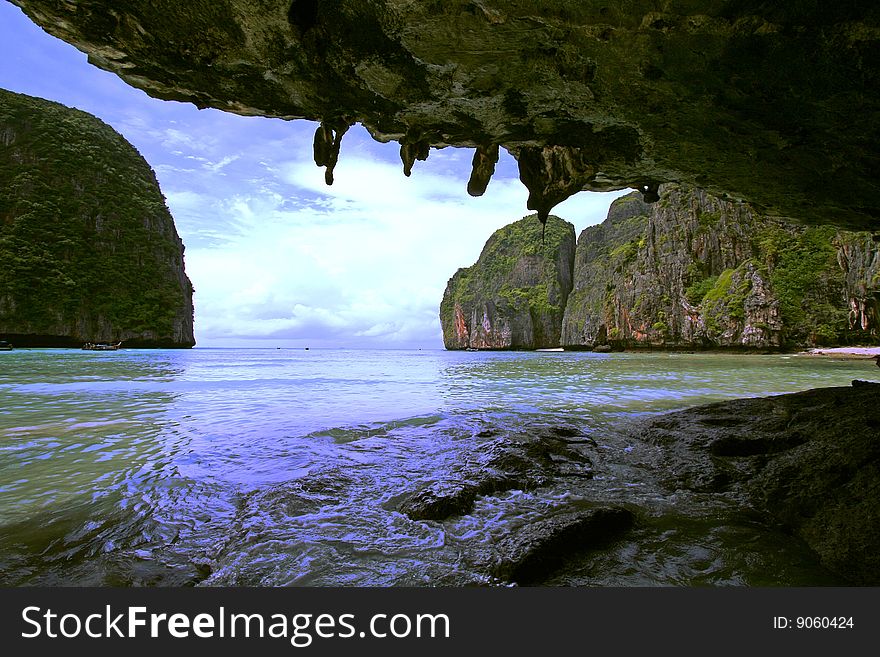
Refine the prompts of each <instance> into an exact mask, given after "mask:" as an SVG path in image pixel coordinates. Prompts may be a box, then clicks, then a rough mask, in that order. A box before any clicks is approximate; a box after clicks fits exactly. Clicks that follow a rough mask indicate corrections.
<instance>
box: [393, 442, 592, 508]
mask: <svg viewBox="0 0 880 657" xmlns="http://www.w3.org/2000/svg"><path fill="white" fill-rule="evenodd" d="M575 433H576V432H575ZM590 442H591V441H590V440H589V439H586V438H574V437H573V436H572V435H570V434H569V432H568V431H567V430H566V429H565V428H554V429H551V430H549V431H548V432H545V433H544V434H543V435H538V436H522V437H519V438H517V437H508V438H498V439H496V440H494V441H493V442H492V443H490V444H488V445H485V446H483V447H482V449H481V450H480V453H479V454H478V455H475V461H474V462H471V463H468V464H466V465H465V466H464V467H462V468H460V469H458V470H457V471H456V472H455V474H454V476H452V477H449V478H446V479H444V480H443V481H439V482H434V483H432V484H430V485H429V486H428V487H427V488H423V489H421V490H420V491H418V492H417V493H415V494H414V495H412V496H411V497H409V498H407V499H406V500H404V501H403V502H402V503H401V504H400V506H399V511H400V512H401V513H404V514H406V515H407V516H409V517H410V518H412V519H413V520H435V521H440V520H445V519H446V518H448V517H450V516H457V515H465V514H467V513H470V512H471V510H472V509H473V507H474V502H475V501H476V499H477V498H478V497H479V496H481V495H496V494H498V493H503V492H504V491H509V490H534V489H536V488H540V487H542V486H546V485H548V484H549V483H550V482H551V481H553V480H554V479H555V478H563V477H575V478H584V479H589V478H591V477H592V470H591V461H590V458H589V457H588V456H587V455H586V454H584V453H583V452H582V451H580V450H579V449H578V447H577V445H578V444H590Z"/></svg>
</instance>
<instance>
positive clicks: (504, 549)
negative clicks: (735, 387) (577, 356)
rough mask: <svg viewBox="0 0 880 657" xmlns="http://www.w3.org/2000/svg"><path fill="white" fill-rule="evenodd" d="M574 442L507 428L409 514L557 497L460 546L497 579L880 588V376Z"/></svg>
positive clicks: (621, 426) (462, 512)
mask: <svg viewBox="0 0 880 657" xmlns="http://www.w3.org/2000/svg"><path fill="white" fill-rule="evenodd" d="M575 433H578V432H575ZM559 438H560V436H559V433H558V432H557V434H556V438H555V440H556V441H558V440H559ZM568 440H572V441H574V442H573V443H563V442H554V439H552V438H551V436H550V434H545V435H543V436H534V437H532V438H531V439H528V440H522V439H520V440H515V439H511V438H510V437H498V438H496V439H495V441H494V444H493V449H491V450H486V449H484V448H483V447H482V446H481V447H480V449H479V451H478V453H477V454H476V455H475V457H474V458H475V461H474V463H473V467H470V468H461V469H459V471H458V472H457V473H455V475H454V476H453V477H451V478H450V479H449V480H448V481H446V482H443V483H441V484H436V485H434V486H432V487H431V488H430V489H423V490H421V491H416V492H415V493H414V494H411V495H410V496H409V497H408V498H407V499H405V500H404V502H403V503H402V504H401V506H400V510H401V511H403V512H404V513H406V514H407V515H409V517H410V518H411V519H415V520H426V519H428V520H431V521H432V522H434V523H443V526H445V527H455V526H456V523H459V522H463V520H462V519H461V518H457V516H465V517H466V516H468V515H469V514H472V513H478V512H479V508H478V507H479V501H480V499H481V498H486V500H490V499H492V498H498V497H499V496H500V497H504V491H514V490H521V491H522V490H531V491H535V494H536V495H540V496H542V497H543V498H544V499H547V500H557V502H554V503H552V504H550V503H548V504H547V507H546V509H547V510H546V512H545V513H544V514H543V515H542V516H541V517H537V518H533V519H532V520H529V521H526V522H519V523H514V524H513V525H512V526H511V527H509V528H508V530H507V531H506V532H505V533H504V534H503V535H501V536H498V537H496V538H495V539H494V540H492V541H490V542H483V543H477V544H475V545H463V546H460V547H459V549H460V550H461V551H462V557H461V558H462V559H463V561H464V562H466V563H468V564H471V567H472V568H473V569H474V570H476V571H478V572H483V573H485V574H486V575H487V576H490V577H492V578H495V580H496V581H500V582H513V583H516V584H520V585H575V586H578V585H590V586H593V585H606V586H607V585H656V584H658V583H659V584H665V585H671V584H684V585H690V586H692V585H694V584H697V583H699V584H707V585H750V586H755V585H761V586H770V585H772V586H779V585H784V586H795V585H801V586H803V585H807V586H816V585H829V584H836V585H860V586H862V585H864V586H877V585H878V584H880V505H878V504H877V491H878V490H880V384H878V383H870V382H861V381H857V382H854V385H853V386H852V387H848V388H824V389H818V390H811V391H807V392H803V393H797V394H787V395H779V396H775V397H766V398H757V399H742V400H735V401H729V402H721V403H716V404H710V405H707V406H701V407H697V408H693V409H688V410H684V411H679V412H675V413H669V414H665V415H660V416H655V417H650V418H635V419H630V420H626V421H622V422H620V423H618V424H617V425H615V426H614V427H609V428H606V429H605V430H603V431H601V432H599V433H594V434H593V436H592V437H590V438H585V437H583V436H580V437H572V438H569V439H568ZM572 452H574V453H576V454H580V455H582V457H584V458H582V459H578V458H572V456H571V453H572ZM484 453H487V454H491V455H488V456H485V457H482V458H481V456H480V455H482V454H484ZM559 455H564V456H565V457H566V460H567V461H569V463H577V462H579V461H580V460H583V461H585V462H587V461H588V463H589V467H588V469H587V470H586V471H587V472H588V473H589V476H586V477H576V476H571V475H572V472H571V470H570V469H565V470H563V471H560V470H559V469H558V468H557V467H556V466H555V465H554V463H555V462H556V461H557V460H558V459H559ZM512 463H515V464H516V465H515V466H513V465H511V464H512ZM487 508H489V509H491V508H495V507H494V506H493V505H492V504H490V505H488V507H487ZM490 512H491V511H490Z"/></svg>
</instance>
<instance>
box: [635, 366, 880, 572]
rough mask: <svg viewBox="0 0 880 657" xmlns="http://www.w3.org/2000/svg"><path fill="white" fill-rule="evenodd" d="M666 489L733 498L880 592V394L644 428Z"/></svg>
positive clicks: (779, 404) (812, 397)
mask: <svg viewBox="0 0 880 657" xmlns="http://www.w3.org/2000/svg"><path fill="white" fill-rule="evenodd" d="M640 433H641V435H642V436H643V437H644V439H645V440H646V441H647V442H649V443H651V444H653V445H658V446H661V447H662V448H663V449H662V451H663V457H662V462H661V464H660V467H661V468H662V469H663V471H664V472H665V473H666V474H665V476H664V477H663V479H662V486H663V487H664V488H665V489H667V490H668V491H670V493H674V492H675V491H678V490H692V491H701V492H708V493H712V494H718V495H721V496H725V497H727V496H732V497H733V498H735V499H737V500H739V501H740V502H741V503H742V504H743V506H744V507H745V508H750V509H753V510H755V511H758V512H759V513H761V514H762V515H763V517H764V518H765V519H766V521H767V523H768V524H769V525H771V526H772V525H775V526H778V527H780V528H782V529H783V530H785V531H787V532H791V533H793V534H794V535H796V536H798V537H799V538H801V539H802V540H803V541H804V542H805V543H806V544H807V545H809V546H810V548H812V549H813V550H814V551H815V552H816V554H818V555H819V558H820V560H821V562H822V564H823V565H824V566H825V567H827V568H828V569H829V570H831V571H833V572H835V573H837V574H838V575H839V576H840V577H841V578H843V579H844V580H846V581H848V582H851V583H853V584H859V585H872V586H876V585H878V584H880V504H878V500H877V491H878V490H880V384H876V383H875V384H871V383H856V382H854V385H853V387H852V388H823V389H818V390H809V391H807V392H803V393H798V394H791V395H780V396H777V397H767V398H762V399H742V400H736V401H731V402H722V403H719V404H712V405H709V406H704V407H700V408H695V409H690V410H687V411H682V412H679V413H672V414H670V415H666V416H663V417H661V418H659V419H655V420H651V421H648V422H647V423H645V424H644V426H643V427H641V428H640Z"/></svg>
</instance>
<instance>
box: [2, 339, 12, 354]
mask: <svg viewBox="0 0 880 657" xmlns="http://www.w3.org/2000/svg"><path fill="white" fill-rule="evenodd" d="M0 351H12V345H11V344H9V343H8V342H6V340H0Z"/></svg>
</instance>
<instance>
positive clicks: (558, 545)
mask: <svg viewBox="0 0 880 657" xmlns="http://www.w3.org/2000/svg"><path fill="white" fill-rule="evenodd" d="M633 521H634V517H633V514H632V513H631V512H630V511H628V510H627V509H624V508H615V507H598V508H593V509H589V510H586V511H570V512H566V513H561V514H558V515H554V516H551V517H549V518H546V519H544V520H539V521H537V522H535V523H533V524H530V525H527V526H526V527H524V528H523V529H522V530H521V531H519V532H516V533H514V534H511V535H510V536H506V537H504V538H503V539H501V540H500V541H498V543H496V545H495V546H494V548H495V550H494V551H495V554H497V555H499V557H498V560H497V561H496V562H495V563H492V564H491V565H490V566H489V569H490V572H491V573H492V575H493V576H495V577H497V578H498V579H500V580H503V581H508V582H516V583H517V584H520V585H524V586H528V585H531V584H539V583H541V582H542V581H544V580H545V579H546V578H547V577H548V576H550V575H553V574H555V573H556V572H557V571H558V570H559V569H560V568H563V567H564V566H565V563H566V561H567V560H568V559H570V558H571V557H572V555H577V554H578V553H582V552H588V551H593V550H599V549H602V548H604V547H607V546H608V544H609V543H611V542H613V541H615V540H618V539H620V538H621V536H623V535H624V534H625V533H626V531H627V530H628V529H629V528H630V527H631V526H632V524H633Z"/></svg>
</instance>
